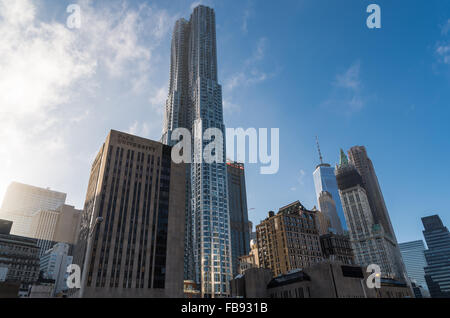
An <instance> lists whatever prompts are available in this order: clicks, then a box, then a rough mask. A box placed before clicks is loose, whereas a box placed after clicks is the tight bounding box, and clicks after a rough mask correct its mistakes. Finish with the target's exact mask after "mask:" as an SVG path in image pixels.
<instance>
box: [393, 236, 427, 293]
mask: <svg viewBox="0 0 450 318" xmlns="http://www.w3.org/2000/svg"><path fill="white" fill-rule="evenodd" d="M398 246H399V248H400V253H401V254H402V258H403V262H404V263H405V267H406V272H407V274H408V277H409V278H410V279H411V280H412V281H414V282H415V283H416V284H417V285H420V286H422V287H423V288H425V289H428V287H427V283H426V281H425V271H424V268H425V267H426V266H427V260H426V259H425V253H424V252H425V244H424V243H423V241H422V240H419V241H412V242H405V243H400V244H398Z"/></svg>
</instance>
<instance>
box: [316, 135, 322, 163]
mask: <svg viewBox="0 0 450 318" xmlns="http://www.w3.org/2000/svg"><path fill="white" fill-rule="evenodd" d="M316 143H317V150H318V151H319V158H320V164H321V165H323V157H322V152H321V151H320V145H319V137H317V136H316Z"/></svg>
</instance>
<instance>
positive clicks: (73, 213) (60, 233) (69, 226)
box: [30, 204, 82, 257]
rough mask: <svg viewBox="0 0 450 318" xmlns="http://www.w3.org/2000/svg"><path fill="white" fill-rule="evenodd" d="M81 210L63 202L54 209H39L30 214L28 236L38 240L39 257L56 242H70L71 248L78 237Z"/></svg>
mask: <svg viewBox="0 0 450 318" xmlns="http://www.w3.org/2000/svg"><path fill="white" fill-rule="evenodd" d="M81 214H82V211H81V210H77V209H75V207H73V206H70V205H66V204H63V205H61V206H60V207H59V208H57V209H55V210H40V211H38V212H35V213H33V215H32V216H31V227H30V237H32V238H35V239H37V240H38V243H37V244H38V246H39V248H40V254H39V257H41V256H42V255H43V254H44V253H45V252H46V251H47V250H48V249H50V248H52V247H53V245H55V244H56V243H67V244H70V252H69V253H70V255H72V248H73V246H74V245H75V243H76V240H77V238H78V232H79V230H80V222H81Z"/></svg>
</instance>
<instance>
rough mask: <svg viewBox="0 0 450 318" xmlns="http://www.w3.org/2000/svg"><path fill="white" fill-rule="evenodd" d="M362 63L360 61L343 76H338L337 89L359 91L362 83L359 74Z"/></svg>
mask: <svg viewBox="0 0 450 318" xmlns="http://www.w3.org/2000/svg"><path fill="white" fill-rule="evenodd" d="M360 69H361V63H360V62H359V61H357V62H355V63H353V64H352V65H351V66H350V68H348V69H347V70H346V71H345V72H344V73H343V74H338V75H337V76H336V80H335V82H334V85H335V86H337V87H342V88H348V89H352V90H355V91H356V90H358V89H359V87H360V85H361V83H360V80H359V72H360Z"/></svg>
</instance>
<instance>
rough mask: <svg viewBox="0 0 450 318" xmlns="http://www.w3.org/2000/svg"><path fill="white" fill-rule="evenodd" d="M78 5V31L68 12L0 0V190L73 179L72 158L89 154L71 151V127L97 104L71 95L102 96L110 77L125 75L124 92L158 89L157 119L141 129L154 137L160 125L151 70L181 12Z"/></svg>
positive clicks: (88, 3) (89, 3) (24, 1)
mask: <svg viewBox="0 0 450 318" xmlns="http://www.w3.org/2000/svg"><path fill="white" fill-rule="evenodd" d="M78 3H79V4H80V6H81V18H82V24H81V28H80V29H78V30H77V29H74V30H71V29H69V28H67V27H66V25H65V22H66V21H65V19H66V17H67V16H66V15H64V16H62V17H61V19H60V20H61V21H62V22H55V20H52V21H51V22H43V21H41V20H39V19H38V16H39V15H38V14H39V13H40V12H38V8H39V9H40V8H41V7H37V6H36V4H35V3H34V2H33V1H31V0H14V1H9V0H0V34H1V36H0V92H1V94H0V143H1V145H2V147H0V167H2V169H0V180H1V182H0V196H1V195H3V193H4V190H5V188H6V186H7V184H8V183H9V182H10V181H12V180H17V179H20V180H24V181H26V180H46V181H45V182H47V181H49V180H55V178H56V179H62V178H65V177H67V175H68V174H69V173H70V170H73V169H72V167H71V166H70V163H71V162H72V161H71V160H73V158H77V156H78V154H79V153H81V152H86V149H71V145H70V144H68V136H69V135H71V134H72V132H73V130H71V128H73V127H74V126H77V127H78V126H79V125H81V124H82V122H83V121H85V120H87V119H89V117H90V116H92V113H93V112H92V110H93V109H94V108H93V105H88V104H83V105H81V106H80V105H78V104H77V105H74V104H73V103H72V101H73V100H74V99H79V97H80V96H83V97H85V96H86V95H94V97H95V94H97V92H98V91H99V90H100V89H101V88H102V86H103V84H104V81H105V80H111V81H118V82H119V81H121V84H120V86H121V91H122V90H123V94H126V92H127V91H130V92H133V90H136V91H140V92H142V91H144V92H147V94H148V92H150V93H152V92H153V91H154V93H155V94H154V95H153V94H152V97H151V98H150V101H149V118H150V122H148V121H147V122H143V123H140V124H138V128H136V129H138V131H139V132H140V133H141V134H143V135H148V134H149V133H150V132H151V131H152V129H154V128H153V126H155V125H151V124H152V123H153V121H152V120H154V122H155V123H156V122H157V121H159V120H160V119H159V118H156V117H155V118H152V114H153V113H155V110H156V109H157V106H156V103H160V102H161V101H162V98H161V96H162V93H161V91H158V90H157V89H153V87H155V79H152V78H149V74H151V71H152V69H151V68H152V65H153V64H152V63H154V62H153V60H154V56H153V55H154V50H155V49H156V48H157V47H158V45H159V44H160V42H161V41H162V40H163V39H165V38H166V36H167V35H168V33H169V32H170V29H171V26H172V25H173V23H172V22H173V20H174V18H173V17H170V16H169V14H168V13H167V12H166V11H165V10H158V9H155V8H153V7H150V6H148V5H145V4H144V5H140V6H139V7H137V8H136V9H132V8H129V7H128V6H127V4H126V2H124V1H118V2H114V3H112V4H110V3H108V5H106V6H101V7H99V6H95V5H94V4H93V2H92V1H87V0H82V1H79V2H78ZM64 14H66V13H65V12H64ZM143 43H145V44H143ZM122 78H126V80H122ZM159 81H160V80H159V79H158V81H157V83H156V85H158V86H157V87H159V86H160V85H161V83H159ZM158 89H159V88H158ZM100 97H101V98H104V99H105V100H106V99H107V98H106V97H103V96H100ZM94 101H95V99H94ZM163 105H164V103H163V102H162V103H160V105H159V106H160V107H161V108H163ZM156 113H157V112H156ZM161 123H162V120H161ZM161 123H160V122H158V125H159V126H160V125H161ZM107 129H109V127H108V128H105V135H106V133H107ZM87 152H89V153H90V151H89V150H87ZM52 178H53V179H52ZM70 181H71V180H67V183H70ZM30 182H31V181H30ZM44 186H45V184H44ZM49 186H50V185H49ZM83 191H84V189H83Z"/></svg>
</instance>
